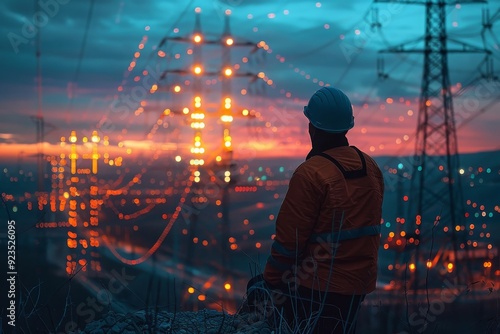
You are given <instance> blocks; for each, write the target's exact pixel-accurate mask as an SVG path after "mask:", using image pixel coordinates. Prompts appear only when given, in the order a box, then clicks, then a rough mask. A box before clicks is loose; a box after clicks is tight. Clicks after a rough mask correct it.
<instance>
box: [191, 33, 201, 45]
mask: <svg viewBox="0 0 500 334" xmlns="http://www.w3.org/2000/svg"><path fill="white" fill-rule="evenodd" d="M202 39H203V38H202V37H201V35H200V34H195V35H194V36H193V41H194V42H195V43H200V42H201V41H202Z"/></svg>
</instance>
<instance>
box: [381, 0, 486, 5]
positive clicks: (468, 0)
mask: <svg viewBox="0 0 500 334" xmlns="http://www.w3.org/2000/svg"><path fill="white" fill-rule="evenodd" d="M379 2H392V3H400V4H403V5H426V4H427V3H428V2H429V1H428V0H421V1H418V0H375V3H379ZM479 3H488V1H487V0H462V1H458V0H455V1H446V2H445V3H444V4H445V5H447V6H455V5H457V4H460V5H469V4H479Z"/></svg>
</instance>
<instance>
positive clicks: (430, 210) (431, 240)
mask: <svg viewBox="0 0 500 334" xmlns="http://www.w3.org/2000/svg"><path fill="white" fill-rule="evenodd" d="M375 2H376V3H381V2H397V3H398V4H409V5H410V4H415V5H424V6H425V9H426V13H425V23H426V25H425V35H424V36H423V37H419V38H418V39H416V40H414V41H411V42H408V43H403V44H400V45H397V46H394V47H391V48H389V49H387V50H382V51H380V52H382V53H422V54H423V55H424V67H423V73H422V83H421V87H422V88H421V92H420V99H419V114H418V124H417V131H416V139H415V140H416V142H415V153H414V159H413V177H412V182H411V188H410V196H409V201H410V203H411V204H410V206H409V210H410V212H409V213H408V215H407V217H408V220H411V221H414V224H413V225H412V222H411V221H408V223H409V224H410V225H411V226H407V227H406V230H407V235H406V238H407V240H408V243H413V244H414V246H415V254H414V259H413V261H414V264H413V266H412V267H413V270H414V273H413V279H412V281H413V288H414V289H415V290H416V289H418V288H420V287H422V281H420V280H419V276H418V271H419V263H423V267H424V268H425V266H427V267H428V266H429V263H430V262H429V258H427V261H426V257H427V256H429V253H427V252H426V254H420V253H419V252H420V247H421V246H422V244H424V242H425V244H426V245H425V246H424V247H429V245H430V247H433V246H432V245H434V247H435V248H437V247H441V248H442V245H446V246H447V247H450V248H451V249H449V252H448V253H449V254H450V256H449V257H448V259H447V263H446V267H445V269H447V270H448V272H454V273H459V272H461V271H462V270H461V269H465V268H463V267H462V268H460V267H461V266H463V265H462V264H460V263H459V261H458V259H459V258H462V259H464V256H465V255H464V254H466V252H465V251H463V252H461V251H459V248H461V249H464V248H466V247H467V243H466V241H465V240H466V238H467V232H468V228H467V226H465V224H464V213H465V210H464V203H463V195H462V187H461V184H460V178H459V153H458V143H457V132H456V125H455V114H454V109H453V93H452V85H451V83H450V77H449V70H448V54H450V53H485V54H486V55H487V57H489V55H490V54H491V52H490V51H489V50H487V49H486V48H478V47H476V46H473V45H470V44H468V43H465V42H461V41H458V40H455V39H452V38H450V37H448V35H447V30H446V15H447V13H446V8H447V6H448V5H456V4H457V3H458V2H457V1H453V2H447V1H445V0H406V1H405V0H400V1H396V0H375ZM486 2H487V1H484V0H464V1H460V5H466V4H480V3H483V4H484V3H486ZM422 44H423V45H424V47H423V48H421V47H420V46H421V45H422ZM452 45H453V46H452ZM438 232H439V233H438ZM424 249H427V248H424ZM431 249H432V248H431ZM459 252H461V254H459ZM422 260H423V261H422ZM421 269H422V268H421ZM467 272H468V271H467ZM454 276H455V278H456V279H457V281H458V283H464V282H463V280H464V277H462V276H461V275H458V274H456V275H454ZM465 279H466V280H467V279H468V277H466V278H465Z"/></svg>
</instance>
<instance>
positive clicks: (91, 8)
mask: <svg viewBox="0 0 500 334" xmlns="http://www.w3.org/2000/svg"><path fill="white" fill-rule="evenodd" d="M94 3H95V0H90V6H89V10H88V13H87V19H86V23H85V30H84V33H83V40H82V45H81V46H80V53H79V55H78V62H77V65H76V70H75V73H74V74H73V80H72V81H71V82H72V84H74V85H76V84H77V83H78V80H79V78H80V71H81V67H82V63H83V59H84V56H85V49H86V47H87V39H88V33H89V28H90V23H91V22H92V14H93V12H94ZM73 100H74V96H73V93H72V94H71V95H70V98H69V105H68V108H67V109H66V110H67V111H66V112H67V120H66V122H67V123H71V113H72V109H73Z"/></svg>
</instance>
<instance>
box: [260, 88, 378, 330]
mask: <svg viewBox="0 0 500 334" xmlns="http://www.w3.org/2000/svg"><path fill="white" fill-rule="evenodd" d="M304 114H305V116H306V117H307V118H308V119H309V134H310V137H311V141H312V149H311V151H310V152H309V154H308V155H307V159H306V161H305V162H303V163H302V164H301V165H300V166H299V167H298V168H297V169H296V170H295V172H294V174H293V176H292V178H291V179H290V184H289V189H288V192H287V194H286V196H285V199H284V201H283V204H282V205H281V208H280V211H279V214H278V216H277V219H276V237H275V239H274V243H273V245H272V248H271V255H270V256H269V258H268V261H267V264H266V267H265V270H264V274H263V278H264V283H266V284H267V286H270V287H271V288H272V289H273V291H274V292H275V293H276V291H280V293H282V294H281V297H283V296H285V298H279V296H278V298H275V302H274V304H275V305H274V306H275V307H278V308H281V309H282V310H283V313H280V314H283V315H284V316H285V318H286V320H287V322H288V324H289V325H290V326H292V327H294V328H295V329H299V330H300V332H301V333H321V334H325V333H353V332H354V330H355V324H356V316H357V311H358V309H359V305H360V303H361V302H362V301H363V299H364V297H365V295H366V294H368V293H370V292H372V291H373V290H374V289H375V283H376V279H377V257H378V248H379V243H380V223H381V215H382V200H383V192H384V183H383V177H382V173H381V171H380V168H379V167H378V166H377V164H376V163H375V161H374V160H373V159H372V158H371V157H370V156H368V155H367V154H366V153H363V152H361V151H360V150H359V149H357V148H356V147H354V146H349V143H348V141H347V138H346V133H347V131H348V130H350V129H351V128H352V127H353V126H354V117H353V111H352V105H351V102H350V101H349V98H348V97H347V96H346V95H345V94H344V93H343V92H342V91H340V90H339V89H336V88H333V87H323V88H321V89H319V90H318V91H316V92H315V93H314V95H313V96H312V97H311V98H310V100H309V103H308V105H307V106H306V107H304Z"/></svg>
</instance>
